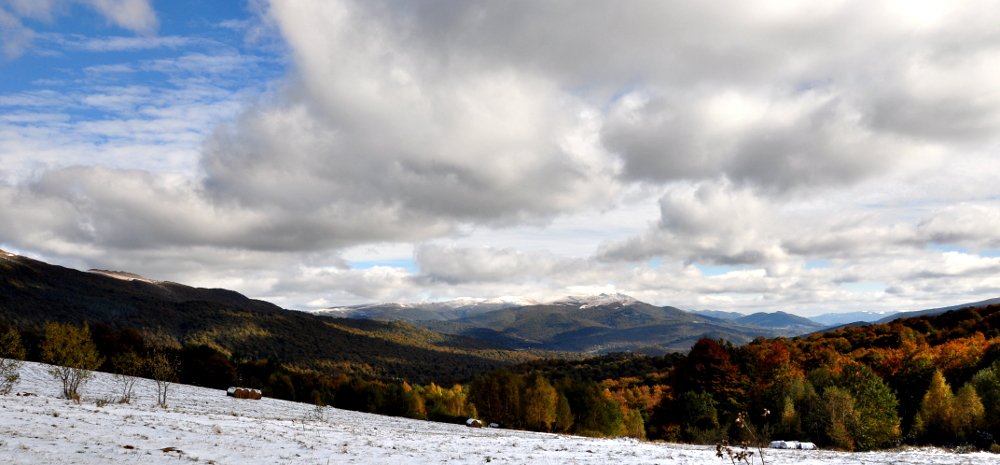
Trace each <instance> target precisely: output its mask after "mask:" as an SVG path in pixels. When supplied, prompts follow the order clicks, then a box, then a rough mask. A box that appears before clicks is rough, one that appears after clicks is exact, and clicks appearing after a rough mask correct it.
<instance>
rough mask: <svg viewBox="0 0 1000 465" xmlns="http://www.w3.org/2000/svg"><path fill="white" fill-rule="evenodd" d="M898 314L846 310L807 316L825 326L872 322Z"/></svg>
mask: <svg viewBox="0 0 1000 465" xmlns="http://www.w3.org/2000/svg"><path fill="white" fill-rule="evenodd" d="M896 314H899V312H896V311H886V312H846V313H824V314H822V315H819V316H813V317H809V319H810V320H813V321H815V322H817V323H821V324H824V325H826V326H837V325H842V324H845V323H856V322H859V321H863V322H867V323H874V322H876V321H879V320H882V319H884V318H889V317H891V316H892V315H896Z"/></svg>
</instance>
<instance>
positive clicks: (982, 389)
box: [970, 362, 1000, 436]
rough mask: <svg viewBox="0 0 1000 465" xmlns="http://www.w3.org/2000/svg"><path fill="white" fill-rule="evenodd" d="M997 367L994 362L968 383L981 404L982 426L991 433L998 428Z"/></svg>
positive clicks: (999, 378)
mask: <svg viewBox="0 0 1000 465" xmlns="http://www.w3.org/2000/svg"><path fill="white" fill-rule="evenodd" d="M997 366H998V363H996V362H995V363H994V364H993V365H992V366H990V367H988V368H984V369H982V370H980V371H979V372H978V373H976V374H975V376H973V377H972V381H970V384H971V385H972V387H973V388H974V389H975V390H976V394H978V395H979V400H980V402H981V403H982V404H983V419H984V425H983V426H984V427H986V428H990V429H991V430H993V431H997V429H998V427H1000V374H998V373H997ZM997 433H1000V431H997ZM996 435H997V434H994V436H996Z"/></svg>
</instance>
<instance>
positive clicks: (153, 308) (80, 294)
mask: <svg viewBox="0 0 1000 465" xmlns="http://www.w3.org/2000/svg"><path fill="white" fill-rule="evenodd" d="M46 321H53V322H65V323H72V324H75V325H82V324H84V323H85V322H90V323H91V325H93V326H95V327H96V324H98V323H99V324H103V325H107V327H108V328H110V330H115V331H117V330H121V329H131V330H136V331H138V332H140V333H143V334H144V335H145V336H146V339H148V340H155V341H158V342H157V343H159V344H166V345H173V346H177V347H182V346H207V347H210V348H212V349H213V350H216V351H219V352H221V353H224V354H226V356H230V355H233V354H239V356H240V357H243V358H246V359H253V360H279V361H281V362H282V363H284V364H288V365H290V366H292V367H296V368H299V369H308V370H314V371H316V372H318V373H321V374H325V375H328V376H334V375H338V374H346V375H359V376H361V377H363V378H365V379H384V380H397V379H406V380H410V381H411V382H431V381H436V382H439V383H440V382H454V381H458V380H460V379H463V378H467V377H470V376H473V375H475V374H478V373H482V372H483V371H487V370H490V369H493V368H497V367H500V366H504V365H508V364H511V363H515V362H520V361H525V360H531V359H535V358H538V357H539V355H537V354H533V353H530V352H515V351H510V350H504V349H503V348H501V347H499V346H496V345H494V344H490V343H486V342H483V341H480V340H476V339H472V338H468V337H462V336H450V335H441V334H437V333H434V332H431V331H428V330H425V329H420V328H416V327H414V326H411V325H409V324H406V323H402V322H376V321H370V320H352V319H335V318H329V317H321V316H314V315H310V314H307V313H303V312H298V311H291V310H283V309H281V308H279V307H277V306H275V305H273V304H270V303H267V302H263V301H259V300H253V299H248V298H246V297H245V296H243V295H240V294H239V293H236V292H233V291H228V290H224V289H201V288H193V287H189V286H184V285H180V284H176V283H169V282H150V281H148V280H141V279H119V278H115V277H110V276H108V275H107V274H105V273H92V272H91V273H88V272H81V271H77V270H73V269H69V268H64V267H60V266H54V265H49V264H46V263H43V262H40V261H36V260H31V259H29V258H26V257H21V256H17V255H12V254H6V253H2V254H0V324H4V325H7V326H16V327H18V328H20V329H22V330H33V331H40V330H41V327H42V325H43V323H44V322H46ZM543 354H544V355H548V356H552V355H553V354H551V353H548V354H545V353H543Z"/></svg>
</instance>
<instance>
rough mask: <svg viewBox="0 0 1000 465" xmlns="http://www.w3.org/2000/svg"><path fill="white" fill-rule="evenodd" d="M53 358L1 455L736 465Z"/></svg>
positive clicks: (921, 455) (669, 450)
mask: <svg viewBox="0 0 1000 465" xmlns="http://www.w3.org/2000/svg"><path fill="white" fill-rule="evenodd" d="M45 368H46V366H45V365H41V364H36V363H27V364H25V367H24V369H23V370H22V380H21V382H20V384H18V385H17V386H16V387H15V392H17V393H31V394H33V395H30V396H25V395H14V394H11V395H8V396H0V463H24V464H29V463H30V464H48V463H81V464H109V463H113V464H116V465H125V464H133V463H134V464H147V463H164V464H176V463H183V462H201V463H209V464H240V465H244V464H259V463H260V464H263V463H308V464H339V463H360V464H383V463H384V464H394V463H407V464H410V463H412V464H425V463H459V464H461V463H477V464H478V463H487V462H489V463H524V464H531V463H542V464H546V463H551V464H601V465H608V464H668V463H669V464H726V463H729V462H728V460H726V461H723V460H722V459H719V458H717V457H715V450H714V448H712V447H704V446H687V445H678V444H663V443H647V442H638V441H634V440H628V439H589V438H581V437H575V436H563V435H556V434H542V433H530V432H524V431H510V430H503V429H473V428H466V427H464V426H460V425H448V424H442V423H433V422H426V421H417V420H408V419H402V418H393V417H384V416H380V415H370V414H364V413H357V412H350V411H344V410H337V409H332V408H324V409H317V408H316V407H313V406H310V405H306V404H300V403H294V402H286V401H281V400H274V399H266V398H265V399H263V400H245V399H234V398H231V397H226V394H225V391H222V390H214V389H205V388H197V387H192V386H183V385H173V386H172V387H171V391H170V394H169V398H168V403H169V404H170V407H169V408H166V409H163V408H158V407H156V406H155V405H154V404H155V394H154V393H155V390H154V385H153V383H152V382H151V381H147V380H140V381H139V383H138V385H137V386H136V394H137V395H136V398H135V399H134V400H133V402H132V404H130V405H121V404H114V403H109V404H106V405H103V406H98V404H99V403H100V402H98V400H99V399H103V398H110V397H112V396H113V395H114V394H113V393H114V392H115V389H116V384H115V380H114V377H112V376H110V375H106V374H103V373H97V374H96V378H95V379H93V380H92V381H91V382H90V383H89V384H87V385H86V386H84V388H83V390H82V393H83V395H84V400H83V402H82V403H81V404H80V405H77V404H75V403H73V402H70V401H66V400H63V399H59V398H58V396H59V391H60V389H59V385H57V382H56V381H55V380H53V379H52V378H51V377H50V376H49V375H48V373H47V372H46V371H45ZM765 452H766V454H767V459H768V463H774V464H796V465H810V464H859V463H864V464H956V465H957V464H996V463H1000V456H997V455H993V454H986V453H976V454H962V455H959V454H953V453H949V452H945V451H940V450H934V449H908V450H905V451H887V452H874V453H859V454H848V453H840V452H829V451H794V450H766V451H765Z"/></svg>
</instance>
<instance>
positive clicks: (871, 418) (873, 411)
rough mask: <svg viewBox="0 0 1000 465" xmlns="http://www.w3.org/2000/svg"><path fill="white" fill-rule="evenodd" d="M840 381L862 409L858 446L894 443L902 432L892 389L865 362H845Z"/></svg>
mask: <svg viewBox="0 0 1000 465" xmlns="http://www.w3.org/2000/svg"><path fill="white" fill-rule="evenodd" d="M839 385H840V386H842V387H843V389H844V390H845V391H847V392H848V393H850V394H851V396H852V397H853V398H854V401H855V404H854V407H855V409H856V410H857V412H858V419H857V424H856V428H855V430H854V438H853V439H854V444H855V449H856V450H872V449H878V448H883V447H889V446H891V445H892V443H893V442H894V441H895V440H897V439H898V438H899V436H900V431H899V415H898V414H897V413H896V406H897V405H898V401H897V400H896V396H895V395H894V394H893V393H892V390H890V389H889V387H888V386H886V384H885V383H884V382H882V379H880V378H879V377H878V375H876V374H875V373H874V372H873V371H872V370H871V369H870V368H868V367H866V366H864V365H861V364H850V365H847V366H845V367H844V368H843V374H842V375H841V377H840V380H839Z"/></svg>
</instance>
